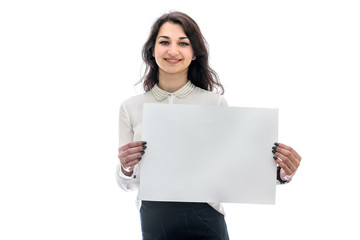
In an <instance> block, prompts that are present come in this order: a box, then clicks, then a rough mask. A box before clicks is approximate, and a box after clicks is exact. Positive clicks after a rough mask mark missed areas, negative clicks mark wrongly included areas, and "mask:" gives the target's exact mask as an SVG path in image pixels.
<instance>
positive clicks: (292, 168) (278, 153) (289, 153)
mask: <svg viewBox="0 0 360 240" xmlns="http://www.w3.org/2000/svg"><path fill="white" fill-rule="evenodd" d="M273 154H274V159H275V162H276V163H277V164H278V165H279V166H280V167H281V170H280V178H281V179H282V180H283V181H290V179H291V177H292V176H293V175H294V174H295V172H296V170H297V169H298V168H299V166H300V162H301V156H300V155H299V154H298V153H297V152H296V151H295V150H294V149H293V148H292V147H289V146H287V145H285V144H283V143H275V146H274V147H273Z"/></svg>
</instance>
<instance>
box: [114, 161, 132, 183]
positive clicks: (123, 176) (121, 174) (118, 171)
mask: <svg viewBox="0 0 360 240" xmlns="http://www.w3.org/2000/svg"><path fill="white" fill-rule="evenodd" d="M116 173H117V175H118V176H119V177H121V178H123V179H127V180H128V179H132V178H133V175H134V172H133V173H132V174H131V176H126V175H125V174H124V173H123V172H122V171H121V164H118V165H117V170H116Z"/></svg>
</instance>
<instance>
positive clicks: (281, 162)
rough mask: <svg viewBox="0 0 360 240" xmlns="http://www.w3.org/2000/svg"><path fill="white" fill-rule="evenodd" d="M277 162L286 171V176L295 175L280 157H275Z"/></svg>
mask: <svg viewBox="0 0 360 240" xmlns="http://www.w3.org/2000/svg"><path fill="white" fill-rule="evenodd" d="M275 158H276V159H275ZM274 159H275V162H276V163H277V164H278V165H279V166H280V167H281V168H282V169H283V170H284V171H285V173H286V175H291V174H293V171H291V170H290V169H289V168H288V166H286V164H285V163H284V162H283V161H282V159H280V158H279V157H276V156H275V157H274Z"/></svg>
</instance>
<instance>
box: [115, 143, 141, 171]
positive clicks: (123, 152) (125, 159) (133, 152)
mask: <svg viewBox="0 0 360 240" xmlns="http://www.w3.org/2000/svg"><path fill="white" fill-rule="evenodd" d="M145 149H146V142H144V141H137V142H131V143H128V144H125V145H124V146H121V147H119V155H118V158H119V159H120V164H121V171H122V172H123V173H124V174H125V175H126V176H131V175H132V173H133V171H134V168H135V165H136V164H138V163H139V162H140V160H141V158H142V155H144V153H145V151H144V150H145Z"/></svg>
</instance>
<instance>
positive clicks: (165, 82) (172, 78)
mask: <svg viewBox="0 0 360 240" xmlns="http://www.w3.org/2000/svg"><path fill="white" fill-rule="evenodd" d="M187 81H188V79H187V72H186V73H179V74H171V75H170V74H163V73H161V72H159V84H158V85H159V87H160V88H161V89H162V90H164V91H166V92H169V93H173V92H175V91H176V90H178V89H179V88H181V87H182V86H184V85H185V84H186V83H187Z"/></svg>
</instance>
